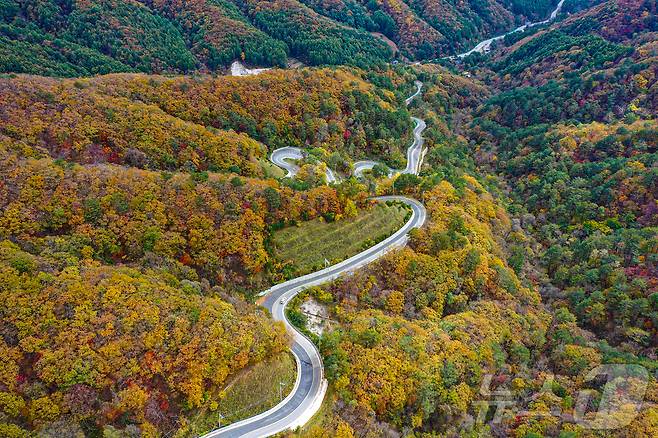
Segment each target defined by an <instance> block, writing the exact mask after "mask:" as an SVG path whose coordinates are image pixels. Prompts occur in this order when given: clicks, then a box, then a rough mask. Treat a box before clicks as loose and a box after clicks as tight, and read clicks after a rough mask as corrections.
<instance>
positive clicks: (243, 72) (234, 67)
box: [231, 61, 269, 76]
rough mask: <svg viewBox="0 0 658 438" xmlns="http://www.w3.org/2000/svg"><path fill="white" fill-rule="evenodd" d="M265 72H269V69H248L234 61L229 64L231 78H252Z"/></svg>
mask: <svg viewBox="0 0 658 438" xmlns="http://www.w3.org/2000/svg"><path fill="white" fill-rule="evenodd" d="M267 70H269V68H253V69H249V68H247V67H245V66H244V64H243V63H241V62H240V61H234V62H233V64H231V76H253V75H257V74H259V73H262V72H264V71H267Z"/></svg>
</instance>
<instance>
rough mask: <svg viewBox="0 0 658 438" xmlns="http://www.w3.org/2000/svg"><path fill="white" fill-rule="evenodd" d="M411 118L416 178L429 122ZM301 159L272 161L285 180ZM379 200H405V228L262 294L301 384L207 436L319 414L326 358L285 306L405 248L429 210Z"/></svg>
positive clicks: (276, 156) (256, 431)
mask: <svg viewBox="0 0 658 438" xmlns="http://www.w3.org/2000/svg"><path fill="white" fill-rule="evenodd" d="M416 87H417V90H416V92H415V93H414V94H413V95H412V96H410V97H409V98H407V99H406V101H405V102H406V104H407V105H408V104H409V103H410V102H411V100H412V99H413V98H414V97H416V96H418V95H419V94H420V91H421V88H422V83H420V82H416ZM413 120H414V121H415V122H416V127H415V128H414V142H413V144H412V145H411V146H410V147H409V149H408V150H407V167H406V169H404V170H403V171H402V172H403V173H415V174H416V173H418V169H419V167H420V160H421V157H422V148H423V139H422V136H421V133H422V132H423V130H424V129H425V122H424V121H423V120H421V119H418V118H415V117H413ZM301 158H303V152H302V150H301V149H299V148H293V147H286V148H280V149H277V150H275V151H274V152H272V155H271V156H270V160H271V161H272V162H273V163H274V164H276V165H277V166H280V167H281V168H283V169H285V170H287V172H288V174H287V175H286V176H294V175H295V174H296V173H297V172H298V171H299V166H297V165H295V164H293V163H291V162H289V161H287V160H299V159H301ZM375 164H377V163H376V162H374V161H361V162H357V165H355V174H356V173H357V170H358V171H359V172H363V170H365V169H367V168H372V167H373V166H374V165H375ZM368 166H369V167H368ZM327 180H328V181H330V182H334V181H336V177H335V176H334V174H333V172H331V170H330V169H327ZM375 199H377V200H379V201H384V202H385V201H388V200H394V201H399V202H403V203H405V204H407V205H408V206H409V207H411V211H412V214H411V217H410V218H409V220H408V221H407V222H406V223H405V224H404V225H403V226H402V228H400V229H399V230H398V231H396V232H395V233H394V234H393V235H391V236H389V237H388V238H387V239H385V240H383V241H382V242H379V243H378V244H376V245H374V246H373V247H371V248H368V249H366V250H365V251H362V252H361V253H359V254H357V255H355V256H353V257H350V258H349V259H347V260H344V261H342V262H340V263H337V264H335V265H333V266H329V267H328V268H325V269H322V270H321V271H317V272H314V273H311V274H308V275H304V276H302V277H298V278H295V279H292V280H290V281H286V282H285V283H281V284H277V285H275V286H273V287H272V288H270V289H268V290H266V291H264V292H262V293H261V295H262V296H265V300H264V303H263V306H264V307H265V308H267V309H268V310H269V311H270V313H271V314H272V318H273V319H274V320H276V321H283V323H284V324H285V326H286V329H287V330H288V332H289V333H290V334H291V335H292V346H291V351H292V354H293V355H294V357H295V361H296V363H297V380H296V382H295V386H294V387H293V390H292V391H291V393H290V394H289V395H288V396H287V397H286V398H285V399H284V400H282V401H281V403H279V404H278V405H276V406H274V407H273V408H271V409H269V410H268V411H266V412H263V413H261V414H258V415H255V416H253V417H250V418H247V419H245V420H242V421H239V422H236V423H233V424H231V425H229V426H226V427H222V428H220V429H216V430H213V431H212V432H209V433H208V434H206V435H204V437H203V438H217V437H221V438H228V437H231V438H232V437H246V438H252V437H253V438H255V437H264V436H270V435H274V434H277V433H279V432H282V431H285V430H288V429H294V428H296V427H299V426H303V425H304V424H305V423H306V422H307V421H308V420H310V418H311V417H312V416H313V415H314V414H315V413H316V412H317V411H318V410H319V408H320V405H321V404H322V400H323V398H324V394H325V391H326V388H327V382H326V379H325V378H324V370H323V367H322V358H321V356H320V352H319V351H318V350H317V348H316V347H315V345H314V344H313V343H312V342H311V341H310V340H309V339H308V338H306V337H305V336H304V335H303V334H301V333H300V332H299V331H297V329H296V328H295V327H293V326H292V325H291V324H290V323H289V322H288V320H287V319H286V316H285V306H286V304H287V303H288V301H290V299H291V298H293V297H294V296H295V295H297V294H298V293H299V292H300V291H302V290H304V289H306V288H308V287H310V286H314V285H319V284H323V283H327V282H329V281H331V280H334V279H336V278H338V277H339V276H341V275H343V274H345V273H347V272H351V271H354V270H356V269H358V268H360V267H362V266H364V265H366V264H368V263H370V262H372V261H373V260H376V259H378V258H379V257H381V256H382V255H384V254H385V253H386V252H387V251H389V250H391V249H393V248H398V247H402V246H404V245H405V244H406V243H407V240H408V233H409V231H411V230H412V229H413V228H418V227H421V226H422V225H423V224H424V223H425V218H426V216H427V213H426V211H425V207H424V206H423V205H422V204H421V203H420V202H418V201H416V200H415V199H411V198H406V197H402V196H382V197H378V198H375Z"/></svg>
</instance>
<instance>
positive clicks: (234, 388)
mask: <svg viewBox="0 0 658 438" xmlns="http://www.w3.org/2000/svg"><path fill="white" fill-rule="evenodd" d="M296 377H297V365H296V364H295V359H294V358H293V357H292V355H291V354H290V353H288V352H283V353H280V354H278V355H276V356H274V357H273V358H271V359H269V360H266V361H263V362H260V363H257V364H256V365H254V366H252V367H250V368H248V369H246V370H245V371H243V372H242V373H240V374H239V375H238V376H236V377H235V379H234V380H233V381H231V382H230V383H229V384H228V385H227V386H226V388H224V389H223V391H222V392H223V393H224V396H223V397H222V399H221V401H220V403H219V406H218V407H217V409H216V410H214V411H211V410H209V409H204V410H202V411H201V412H199V415H198V416H197V417H196V418H194V419H193V421H192V424H190V426H189V428H188V432H189V433H190V434H193V435H196V436H199V435H203V434H204V433H206V432H209V431H210V430H212V429H214V428H215V427H217V424H218V419H219V417H220V415H221V417H222V420H221V424H222V426H226V425H228V424H230V423H235V422H236V421H239V420H242V419H245V418H249V417H251V416H253V415H256V414H259V413H261V412H265V411H266V410H268V409H270V408H271V407H273V406H275V405H276V404H277V403H279V401H280V400H281V399H280V398H279V397H280V396H281V397H283V398H285V397H286V396H287V395H288V394H289V393H290V391H292V388H293V386H294V385H295V379H296ZM279 382H281V383H283V384H282V385H279ZM279 386H281V389H280V390H279Z"/></svg>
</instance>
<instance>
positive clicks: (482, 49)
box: [450, 0, 564, 58]
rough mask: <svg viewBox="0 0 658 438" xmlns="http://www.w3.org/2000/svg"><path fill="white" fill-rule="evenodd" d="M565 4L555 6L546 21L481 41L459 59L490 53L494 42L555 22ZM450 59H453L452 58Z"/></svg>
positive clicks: (561, 1)
mask: <svg viewBox="0 0 658 438" xmlns="http://www.w3.org/2000/svg"><path fill="white" fill-rule="evenodd" d="M563 4H564V0H560V2H559V3H558V4H557V5H556V6H555V9H554V10H553V12H551V15H549V16H548V18H547V19H546V20H542V21H536V22H534V23H526V24H524V25H522V26H519V27H517V28H516V29H514V30H512V31H509V32H507V33H504V34H502V35H498V36H497V37H493V38H489V39H486V40H484V41H481V42H480V43H478V44H477V45H476V46H475V47H473V48H472V49H471V50H469V51H468V52H465V53H460V54H459V55H457V58H466V57H467V56H468V55H471V54H473V53H476V52H477V53H487V52H488V51H489V49H490V48H491V44H492V43H493V42H494V41H498V40H502V39H503V38H505V37H506V36H507V35H510V34H513V33H516V32H523V31H524V30H526V29H528V28H531V27H535V26H540V25H542V24H547V23H550V22H551V21H553V20H555V17H557V14H559V13H560V10H562V5H563ZM450 58H452V57H450Z"/></svg>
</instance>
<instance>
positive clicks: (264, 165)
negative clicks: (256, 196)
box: [258, 159, 286, 178]
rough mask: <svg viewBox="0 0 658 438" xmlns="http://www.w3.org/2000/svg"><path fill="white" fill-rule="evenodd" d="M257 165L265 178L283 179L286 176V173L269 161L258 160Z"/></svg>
mask: <svg viewBox="0 0 658 438" xmlns="http://www.w3.org/2000/svg"><path fill="white" fill-rule="evenodd" d="M258 164H260V167H261V169H262V170H263V175H264V176H265V178H283V177H284V176H285V175H286V172H285V171H284V170H283V169H281V168H280V167H279V166H277V165H275V164H272V162H270V161H269V160H266V159H261V160H258Z"/></svg>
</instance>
